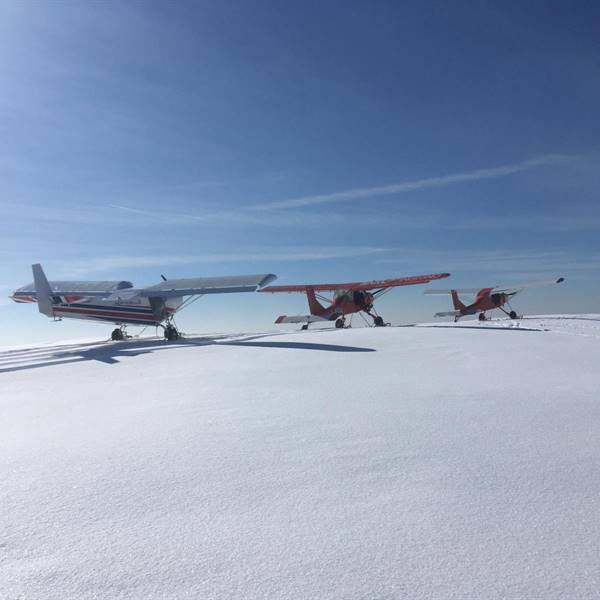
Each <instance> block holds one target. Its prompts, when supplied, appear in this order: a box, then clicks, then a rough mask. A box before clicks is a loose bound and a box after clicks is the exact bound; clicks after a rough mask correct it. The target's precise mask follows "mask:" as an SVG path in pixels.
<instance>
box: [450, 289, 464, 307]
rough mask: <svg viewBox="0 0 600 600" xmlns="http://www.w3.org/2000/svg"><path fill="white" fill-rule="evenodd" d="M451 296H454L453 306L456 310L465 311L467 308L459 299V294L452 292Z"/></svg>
mask: <svg viewBox="0 0 600 600" xmlns="http://www.w3.org/2000/svg"><path fill="white" fill-rule="evenodd" d="M450 294H451V295H452V305H453V306H454V308H455V309H456V310H464V309H465V308H466V306H465V305H464V304H463V303H462V302H461V301H460V299H459V297H458V292H457V291H456V290H452V291H451V292H450Z"/></svg>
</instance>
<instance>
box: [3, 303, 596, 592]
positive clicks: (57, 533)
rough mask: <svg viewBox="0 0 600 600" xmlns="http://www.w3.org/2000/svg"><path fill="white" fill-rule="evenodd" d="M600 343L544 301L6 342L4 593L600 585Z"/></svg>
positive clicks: (592, 331) (578, 321) (591, 319)
mask: <svg viewBox="0 0 600 600" xmlns="http://www.w3.org/2000/svg"><path fill="white" fill-rule="evenodd" d="M518 328H523V330H521V331H520V332H519V333H517V332H516V331H515V330H516V329H518ZM525 328H526V329H538V330H539V331H525V330H524V329H525ZM503 329H504V330H503ZM509 329H510V330H511V331H509ZM599 338H600V315H577V316H567V315H565V316H556V315H555V316H552V315H547V316H540V317H530V318H526V319H522V320H520V321H518V322H510V321H507V320H498V321H490V322H488V323H484V324H481V325H480V324H479V323H477V322H473V321H463V322H460V323H458V324H457V325H454V324H449V323H443V324H437V325H436V326H431V325H427V326H421V327H398V328H395V327H389V328H384V329H354V330H343V331H317V330H315V331H308V332H291V333H290V332H283V333H277V334H252V335H250V334H248V335H244V334H239V335H218V334H215V335H199V336H191V337H189V338H188V339H186V340H182V341H180V342H176V343H166V342H164V341H163V340H159V339H152V338H146V339H134V340H130V341H128V342H117V343H112V342H111V343H100V342H96V341H87V342H82V343H76V342H70V343H65V344H62V345H46V346H38V347H28V348H25V347H21V348H18V347H16V348H7V349H2V350H0V423H1V431H2V436H1V437H0V465H1V472H2V475H3V481H2V486H1V487H0V516H1V518H2V524H3V527H2V530H1V537H0V598H7V599H11V600H12V599H17V598H19V599H20V598H25V599H27V600H30V599H38V598H39V599H59V598H60V599H62V600H69V599H88V598H89V599H92V598H102V599H105V598H119V599H121V598H123V599H133V598H135V599H138V598H139V599H146V598H159V599H161V600H162V599H171V598H173V599H175V598H177V599H179V598H203V599H205V598H206V599H213V598H214V599H217V598H219V599H220V598H223V599H225V598H226V599H230V598H231V599H238V598H239V599H259V598H261V599H262V598H274V599H275V598H277V599H279V598H284V599H298V598H311V599H312V598H319V599H329V598H331V599H338V598H342V599H349V600H350V599H352V600H354V599H359V600H393V599H404V598H406V599H411V600H412V599H426V598H427V599H429V598H436V599H438V598H439V599H447V598H461V599H462V598H468V599H480V598H486V599H490V598H492V599H496V598H498V599H500V598H502V599H515V600H517V599H519V600H521V599H529V598H531V599H535V600H538V599H539V598H544V599H558V598H561V599H563V598H578V599H593V598H594V599H595V598H597V597H598V589H600V567H599V564H600V563H599V560H598V557H599V556H600V542H599V541H598V540H600V405H599V398H600V375H599V372H598V365H599V364H600V339H599Z"/></svg>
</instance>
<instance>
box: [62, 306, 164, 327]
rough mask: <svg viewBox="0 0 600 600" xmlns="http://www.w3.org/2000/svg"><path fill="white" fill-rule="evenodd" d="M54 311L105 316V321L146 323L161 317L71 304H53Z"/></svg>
mask: <svg viewBox="0 0 600 600" xmlns="http://www.w3.org/2000/svg"><path fill="white" fill-rule="evenodd" d="M53 308H54V312H55V313H61V312H62V313H65V314H66V315H69V314H73V315H78V314H79V315H89V316H91V317H105V318H106V320H107V321H144V322H147V323H159V322H160V321H161V320H162V319H158V318H156V317H155V316H154V315H152V314H149V313H147V314H143V313H135V312H130V313H127V312H118V311H111V310H110V309H108V308H107V309H100V310H99V309H95V308H79V307H77V308H75V307H73V306H54V307H53ZM119 317H120V318H119Z"/></svg>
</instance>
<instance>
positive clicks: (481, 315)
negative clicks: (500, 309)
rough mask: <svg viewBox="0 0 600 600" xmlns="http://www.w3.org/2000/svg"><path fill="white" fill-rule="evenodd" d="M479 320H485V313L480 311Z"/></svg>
mask: <svg viewBox="0 0 600 600" xmlns="http://www.w3.org/2000/svg"><path fill="white" fill-rule="evenodd" d="M479 320H480V321H485V315H484V314H483V313H479Z"/></svg>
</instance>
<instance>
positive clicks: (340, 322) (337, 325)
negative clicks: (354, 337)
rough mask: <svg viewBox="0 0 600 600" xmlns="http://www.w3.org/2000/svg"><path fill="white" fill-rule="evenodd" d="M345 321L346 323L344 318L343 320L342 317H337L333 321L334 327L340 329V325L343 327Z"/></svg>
mask: <svg viewBox="0 0 600 600" xmlns="http://www.w3.org/2000/svg"><path fill="white" fill-rule="evenodd" d="M345 323H346V320H345V319H343V318H340V319H338V320H337V321H336V322H335V328H336V329H342V327H344V324H345Z"/></svg>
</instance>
